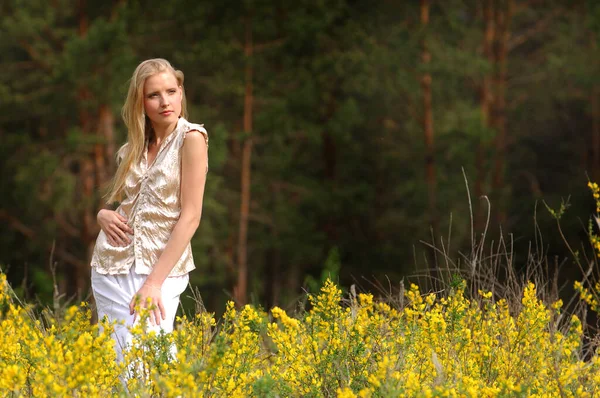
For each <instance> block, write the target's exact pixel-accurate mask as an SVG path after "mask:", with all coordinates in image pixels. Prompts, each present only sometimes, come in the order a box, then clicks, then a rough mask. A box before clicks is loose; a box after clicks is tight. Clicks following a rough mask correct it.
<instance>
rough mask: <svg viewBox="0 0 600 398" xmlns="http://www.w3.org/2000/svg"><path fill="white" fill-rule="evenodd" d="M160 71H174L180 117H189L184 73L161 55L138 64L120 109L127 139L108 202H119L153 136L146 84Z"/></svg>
mask: <svg viewBox="0 0 600 398" xmlns="http://www.w3.org/2000/svg"><path fill="white" fill-rule="evenodd" d="M161 72H171V73H173V75H174V76H175V78H176V79H177V84H178V85H179V86H180V87H181V91H182V100H181V115H180V116H181V117H183V118H187V105H186V100H185V90H184V89H183V72H182V71H180V70H177V69H175V68H173V66H171V64H170V63H169V61H167V60H166V59H162V58H154V59H148V60H146V61H144V62H142V63H141V64H139V65H138V67H137V68H135V71H134V72H133V76H132V77H131V79H130V81H129V90H128V92H127V98H126V99H125V104H124V105H123V109H122V110H121V115H122V116H123V121H124V122H125V126H127V142H126V143H125V144H124V145H123V146H122V147H121V148H120V149H119V150H118V151H117V164H118V167H117V172H116V173H115V177H114V178H113V180H112V181H111V183H110V185H109V187H108V189H107V193H106V195H104V198H105V199H106V203H108V204H111V203H113V202H117V201H120V200H121V198H122V197H123V189H124V187H125V180H126V179H127V175H128V173H129V169H130V168H131V166H132V165H133V164H134V162H139V161H140V160H141V158H142V156H143V153H144V147H145V144H146V140H149V139H150V138H151V137H152V135H153V130H152V124H151V123H150V119H149V118H148V116H146V115H145V114H144V83H145V82H146V79H147V78H149V77H150V76H153V75H155V74H157V73H161Z"/></svg>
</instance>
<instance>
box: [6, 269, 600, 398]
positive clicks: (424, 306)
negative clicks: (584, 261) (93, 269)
mask: <svg viewBox="0 0 600 398" xmlns="http://www.w3.org/2000/svg"><path fill="white" fill-rule="evenodd" d="M0 286H1V287H0V322H1V324H0V395H1V396H36V397H45V396H80V397H88V396H119V395H121V396H125V395H126V394H127V391H128V393H129V394H131V395H134V396H140V397H150V396H161V397H162V396H164V397H176V396H182V397H202V396H203V397H211V396H219V397H221V396H222V397H238V396H240V397H241V396H258V397H287V396H294V397H322V396H337V397H396V396H410V397H413V396H417V397H432V396H450V397H459V396H467V397H487V396H489V397H492V396H494V397H496V396H497V397H514V396H539V397H542V396H543V397H546V396H557V397H574V396H577V397H594V396H600V357H599V356H598V352H595V353H594V354H592V355H588V357H587V358H583V356H582V350H581V348H582V347H581V345H582V338H583V331H582V324H581V322H580V320H579V319H578V318H577V317H576V316H571V318H570V319H569V320H567V322H566V324H567V327H563V328H559V327H558V324H559V319H561V306H562V303H561V302H560V301H558V302H556V303H554V304H550V305H545V304H543V303H542V301H540V300H539V299H538V298H537V297H536V287H535V286H534V285H533V284H531V283H530V284H528V285H527V286H526V287H525V288H524V293H523V295H522V299H521V303H519V306H520V308H519V309H518V310H515V309H514V308H513V306H509V305H508V303H507V301H506V300H504V299H497V300H496V299H495V298H494V297H493V296H492V294H491V293H489V292H484V291H480V292H479V297H476V298H475V299H471V300H469V299H467V297H466V295H465V283H464V282H462V283H457V284H456V285H455V286H454V287H453V288H450V289H448V290H447V291H446V292H445V293H444V294H441V293H438V294H421V292H420V291H419V288H418V287H417V286H415V285H412V286H411V287H410V288H409V289H407V291H406V293H405V300H404V301H405V303H404V305H402V306H398V305H394V306H390V305H388V304H386V303H384V302H382V301H377V300H374V298H373V296H372V295H370V294H358V295H356V296H354V295H350V296H349V297H347V296H346V297H343V296H342V292H341V290H340V289H339V288H338V287H337V286H336V285H335V284H334V283H332V282H331V281H329V280H327V282H326V283H325V284H324V285H323V287H322V288H321V291H320V293H319V294H317V295H309V297H308V298H309V301H310V304H311V305H310V309H309V310H308V311H305V312H302V313H300V314H299V315H296V316H290V315H289V314H287V313H286V312H285V311H284V310H282V309H281V308H277V307H275V308H272V309H271V310H270V311H269V313H265V312H263V311H261V310H258V309H256V308H254V307H252V306H245V307H243V308H241V309H237V310H236V309H235V308H234V305H233V303H229V304H228V305H227V311H226V313H225V314H224V316H223V318H222V319H221V320H220V321H219V322H217V320H215V318H214V316H213V315H212V314H210V313H206V312H204V313H199V314H196V315H195V316H193V317H190V318H188V317H183V318H182V319H179V323H178V327H177V330H176V331H175V332H174V333H172V334H170V335H158V336H157V335H154V334H145V333H144V331H143V330H142V329H141V328H139V329H136V330H134V333H135V334H136V336H137V337H136V344H135V345H134V347H133V348H132V349H131V350H130V351H129V352H128V354H127V355H126V360H125V362H124V363H122V364H119V365H117V364H116V363H115V361H114V352H113V351H112V340H111V338H110V325H106V324H105V325H104V326H105V330H104V331H103V332H99V328H98V325H92V324H91V322H90V317H91V311H90V309H89V308H88V307H87V305H85V304H82V305H80V306H73V307H70V308H68V309H67V310H66V311H65V313H64V316H62V317H52V316H43V315H42V316H41V317H36V316H33V315H32V314H33V313H32V311H31V309H30V308H28V307H27V306H22V305H18V304H15V301H16V300H15V298H14V297H12V294H11V291H10V287H9V286H8V285H7V283H6V277H5V275H3V274H0ZM563 323H564V320H563ZM561 330H562V331H561ZM173 346H175V347H176V353H175V350H173V349H172V347H173ZM120 374H126V375H128V378H123V379H121V378H120V377H119V375H120ZM121 380H127V381H126V382H125V383H126V384H127V387H125V385H124V383H123V382H122V381H121Z"/></svg>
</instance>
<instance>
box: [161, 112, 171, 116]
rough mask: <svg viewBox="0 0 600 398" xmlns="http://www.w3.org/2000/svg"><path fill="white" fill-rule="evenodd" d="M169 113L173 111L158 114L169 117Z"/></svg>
mask: <svg viewBox="0 0 600 398" xmlns="http://www.w3.org/2000/svg"><path fill="white" fill-rule="evenodd" d="M171 113H173V111H164V112H161V113H160V114H161V115H163V116H169V115H170V114H171Z"/></svg>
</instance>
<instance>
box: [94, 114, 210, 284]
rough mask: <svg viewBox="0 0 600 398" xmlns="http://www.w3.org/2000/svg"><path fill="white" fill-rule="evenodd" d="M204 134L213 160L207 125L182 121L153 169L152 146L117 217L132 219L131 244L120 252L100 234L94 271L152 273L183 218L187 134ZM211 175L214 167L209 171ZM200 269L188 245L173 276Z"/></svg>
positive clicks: (129, 221)
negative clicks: (182, 173) (150, 156)
mask: <svg viewBox="0 0 600 398" xmlns="http://www.w3.org/2000/svg"><path fill="white" fill-rule="evenodd" d="M191 130H198V131H200V132H201V133H202V134H203V135H204V139H205V140H206V147H207V156H208V133H207V132H206V130H205V129H204V127H203V125H201V124H193V123H190V122H188V121H187V120H185V119H184V118H179V121H178V122H177V127H176V128H175V130H174V131H173V132H172V133H171V134H169V135H168V136H167V137H166V138H165V139H164V140H163V142H162V143H161V145H160V147H159V149H158V153H157V155H156V158H155V159H154V161H153V162H152V164H150V165H148V164H147V159H148V145H147V144H146V148H145V150H144V156H143V157H142V159H141V161H140V162H139V164H134V166H133V167H132V168H131V170H130V172H129V175H128V176H127V179H126V181H125V188H124V192H125V199H124V200H123V202H121V204H120V206H119V207H118V208H117V210H116V211H117V212H118V213H120V214H121V215H124V216H126V217H127V224H128V225H129V226H130V227H131V228H132V229H133V235H128V236H129V238H131V243H130V244H129V245H127V246H122V247H116V246H112V245H111V244H110V243H108V240H107V239H106V234H105V233H104V231H102V230H101V231H100V233H99V234H98V238H97V239H96V245H95V246H94V252H93V254H92V261H91V266H92V267H94V268H95V269H96V271H97V272H98V273H100V274H127V273H128V272H129V270H130V268H131V267H132V266H134V265H135V272H136V273H138V274H145V275H148V274H150V271H152V267H153V265H154V264H155V263H156V262H157V261H158V258H159V257H160V255H161V253H162V251H163V250H164V248H165V246H166V245H167V242H168V241H169V237H170V236H171V232H172V231H173V228H175V224H176V223H177V220H179V215H180V214H181V198H180V183H181V148H182V146H183V142H184V139H185V136H186V133H187V132H188V131H191ZM206 172H207V173H208V165H207V166H206ZM194 268H195V266H194V259H193V257H192V247H191V244H190V243H188V245H187V247H186V249H185V250H184V252H183V254H182V255H181V258H180V259H179V261H177V263H176V264H175V267H174V268H173V270H172V271H171V273H170V274H169V276H179V275H184V274H187V273H188V272H190V271H191V270H193V269H194Z"/></svg>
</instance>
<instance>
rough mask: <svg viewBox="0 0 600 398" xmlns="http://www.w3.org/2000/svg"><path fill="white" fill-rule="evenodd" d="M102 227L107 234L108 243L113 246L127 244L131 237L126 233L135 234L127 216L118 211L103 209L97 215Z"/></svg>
mask: <svg viewBox="0 0 600 398" xmlns="http://www.w3.org/2000/svg"><path fill="white" fill-rule="evenodd" d="M96 218H97V219H98V224H100V228H102V231H104V234H106V239H107V240H108V243H110V244H111V245H112V246H127V245H128V244H130V243H131V239H129V237H128V236H127V235H126V233H127V234H131V235H133V229H131V227H130V226H129V225H127V224H126V223H127V217H125V216H122V215H120V214H119V213H117V212H116V211H113V210H107V209H102V210H100V211H99V212H98V215H97V217H96Z"/></svg>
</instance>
